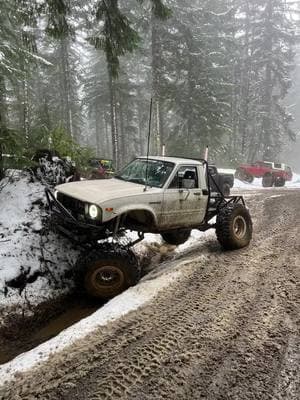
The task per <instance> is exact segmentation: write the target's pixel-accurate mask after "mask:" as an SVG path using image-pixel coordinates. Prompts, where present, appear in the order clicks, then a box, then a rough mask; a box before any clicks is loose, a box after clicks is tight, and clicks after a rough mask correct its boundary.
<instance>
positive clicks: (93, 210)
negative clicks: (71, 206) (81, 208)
mask: <svg viewBox="0 0 300 400" xmlns="http://www.w3.org/2000/svg"><path fill="white" fill-rule="evenodd" d="M89 216H90V217H91V218H92V219H95V218H97V217H98V207H97V206H95V204H92V205H91V206H89Z"/></svg>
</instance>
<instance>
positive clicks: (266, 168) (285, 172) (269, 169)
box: [235, 161, 293, 187]
mask: <svg viewBox="0 0 300 400" xmlns="http://www.w3.org/2000/svg"><path fill="white" fill-rule="evenodd" d="M235 177H236V178H237V179H240V180H242V181H246V182H248V183H251V182H253V180H254V178H262V186H263V187H272V186H273V185H274V186H284V185H285V182H286V181H291V180H292V178H293V173H292V170H291V168H290V167H288V166H287V165H286V164H281V163H274V162H270V161H256V162H255V163H253V164H242V165H240V166H239V167H238V168H237V170H236V173H235Z"/></svg>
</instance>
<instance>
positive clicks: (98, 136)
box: [95, 104, 104, 157]
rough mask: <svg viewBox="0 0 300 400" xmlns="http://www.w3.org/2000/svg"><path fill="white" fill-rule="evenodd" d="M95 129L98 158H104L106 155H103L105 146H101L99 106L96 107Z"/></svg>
mask: <svg viewBox="0 0 300 400" xmlns="http://www.w3.org/2000/svg"><path fill="white" fill-rule="evenodd" d="M95 128H96V132H95V136H96V149H97V156H98V157H99V156H101V157H104V154H103V155H101V154H102V152H103V145H102V146H101V112H100V105H99V104H97V106H96V107H95Z"/></svg>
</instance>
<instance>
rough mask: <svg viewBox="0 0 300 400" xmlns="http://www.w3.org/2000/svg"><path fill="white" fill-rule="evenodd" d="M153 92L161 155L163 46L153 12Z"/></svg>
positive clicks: (155, 132)
mask: <svg viewBox="0 0 300 400" xmlns="http://www.w3.org/2000/svg"><path fill="white" fill-rule="evenodd" d="M151 22H152V38H151V40H152V92H153V113H154V115H153V132H154V138H155V146H154V147H155V152H156V153H157V154H160V152H161V146H162V144H163V143H164V140H165V138H164V120H163V101H162V98H161V90H160V87H161V64H162V55H161V45H160V38H159V32H158V26H159V21H158V20H157V18H156V17H155V15H154V12H152V18H151Z"/></svg>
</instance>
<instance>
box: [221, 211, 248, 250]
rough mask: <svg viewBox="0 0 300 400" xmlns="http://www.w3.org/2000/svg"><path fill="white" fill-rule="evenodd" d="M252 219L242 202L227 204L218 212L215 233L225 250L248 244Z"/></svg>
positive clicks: (239, 247)
mask: <svg viewBox="0 0 300 400" xmlns="http://www.w3.org/2000/svg"><path fill="white" fill-rule="evenodd" d="M252 229H253V228H252V220H251V216H250V214H249V211H248V210H247V208H246V207H245V206H243V205H242V204H229V205H227V206H226V207H224V208H223V209H221V211H220V212H219V215H218V216H217V223H216V235H217V238H218V241H219V243H220V244H221V246H222V247H223V249H225V250H236V249H241V248H243V247H246V246H248V244H249V243H250V240H251V239H252Z"/></svg>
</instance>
